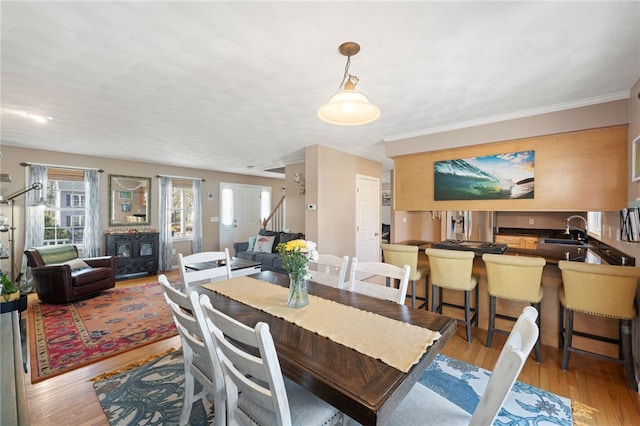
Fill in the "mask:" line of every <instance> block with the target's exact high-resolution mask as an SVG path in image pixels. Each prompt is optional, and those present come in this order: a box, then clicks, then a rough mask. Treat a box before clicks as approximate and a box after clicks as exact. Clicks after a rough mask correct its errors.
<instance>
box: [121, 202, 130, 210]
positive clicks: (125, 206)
mask: <svg viewBox="0 0 640 426" xmlns="http://www.w3.org/2000/svg"><path fill="white" fill-rule="evenodd" d="M120 208H121V209H122V211H123V212H130V211H131V203H122V205H121V206H120Z"/></svg>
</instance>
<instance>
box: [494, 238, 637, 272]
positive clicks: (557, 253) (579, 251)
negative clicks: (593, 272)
mask: <svg viewBox="0 0 640 426" xmlns="http://www.w3.org/2000/svg"><path fill="white" fill-rule="evenodd" d="M588 245H589V246H588V247H575V246H563V245H557V244H544V243H538V248H537V249H535V250H533V249H524V248H512V247H509V249H507V252H506V253H505V254H515V255H518V254H521V255H525V256H540V257H544V258H545V260H546V261H547V263H550V264H557V263H558V261H559V260H571V261H575V262H587V263H603V264H609V265H623V264H624V265H627V266H635V258H634V257H631V256H628V255H626V254H625V253H622V252H621V251H619V250H616V249H614V248H613V247H610V246H608V245H607V244H604V243H602V242H600V241H598V240H594V239H590V240H588Z"/></svg>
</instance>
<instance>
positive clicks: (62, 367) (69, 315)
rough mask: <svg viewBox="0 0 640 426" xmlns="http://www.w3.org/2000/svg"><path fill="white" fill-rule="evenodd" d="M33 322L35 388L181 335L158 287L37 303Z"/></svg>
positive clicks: (31, 312) (32, 309)
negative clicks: (66, 301) (107, 359)
mask: <svg viewBox="0 0 640 426" xmlns="http://www.w3.org/2000/svg"><path fill="white" fill-rule="evenodd" d="M28 323H29V336H30V337H29V339H30V341H29V347H30V358H31V382H32V383H36V382H39V381H41V380H44V379H48V378H50V377H53V376H56V375H58V374H62V373H66V372H68V371H70V370H73V369H76V368H78V367H82V366H85V365H87V364H91V363H93V362H96V361H99V360H101V359H104V358H107V357H110V356H113V355H117V354H119V353H122V352H124V351H128V350H131V349H134V348H137V347H140V346H143V345H146V344H149V343H152V342H155V341H158V340H161V339H165V338H167V337H171V336H174V335H176V334H177V330H176V328H175V325H174V323H173V317H172V316H171V311H170V310H169V307H168V306H167V302H166V301H165V299H164V295H163V294H162V289H161V288H160V285H159V284H158V283H152V284H145V285H139V286H133V287H123V288H112V289H110V290H106V291H103V292H102V293H101V294H99V295H98V296H95V297H92V298H88V299H85V300H80V301H77V302H74V303H68V304H62V305H52V304H45V303H41V302H35V303H33V304H31V305H30V306H29V321H28Z"/></svg>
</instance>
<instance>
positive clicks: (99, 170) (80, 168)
mask: <svg viewBox="0 0 640 426" xmlns="http://www.w3.org/2000/svg"><path fill="white" fill-rule="evenodd" d="M20 165H21V166H22V167H27V166H47V167H54V168H58V169H74V170H97V171H98V173H104V170H102V169H97V168H95V167H77V166H59V165H57V164H44V163H20Z"/></svg>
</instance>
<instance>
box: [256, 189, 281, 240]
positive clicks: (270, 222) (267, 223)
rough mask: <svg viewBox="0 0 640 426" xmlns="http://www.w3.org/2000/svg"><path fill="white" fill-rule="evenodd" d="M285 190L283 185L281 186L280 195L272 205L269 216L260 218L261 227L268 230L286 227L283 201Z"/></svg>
mask: <svg viewBox="0 0 640 426" xmlns="http://www.w3.org/2000/svg"><path fill="white" fill-rule="evenodd" d="M285 197H286V194H285V191H284V187H282V197H280V200H279V201H278V203H277V204H276V205H275V206H274V207H273V209H272V210H271V213H269V216H267V217H266V218H264V219H263V220H262V228H263V229H267V230H269V231H282V230H284V229H286V227H287V224H286V220H285V218H286V211H287V208H286V203H285Z"/></svg>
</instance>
